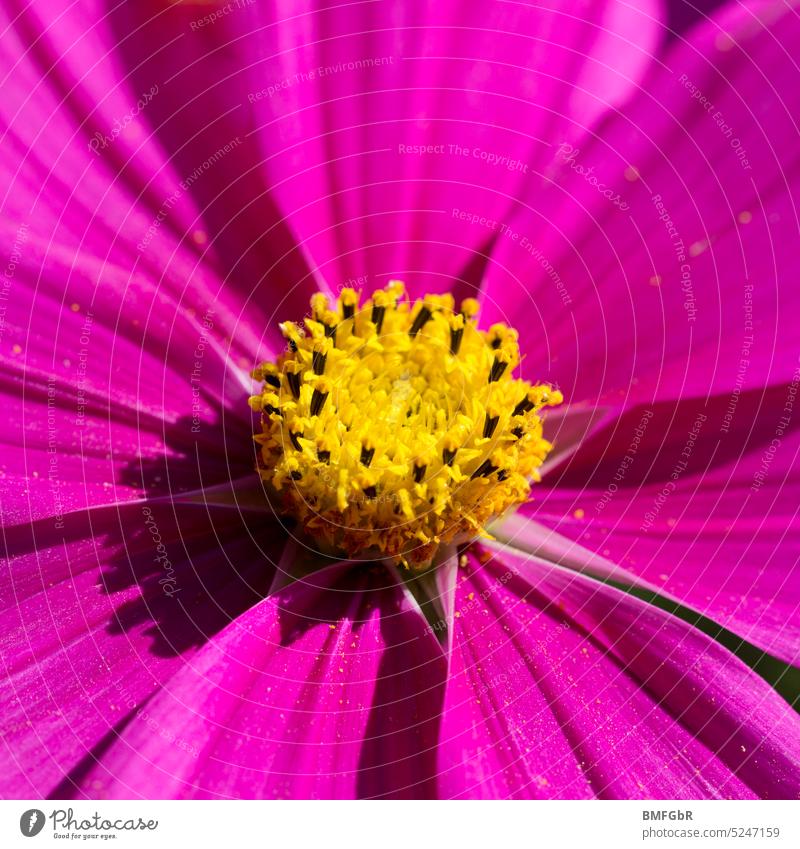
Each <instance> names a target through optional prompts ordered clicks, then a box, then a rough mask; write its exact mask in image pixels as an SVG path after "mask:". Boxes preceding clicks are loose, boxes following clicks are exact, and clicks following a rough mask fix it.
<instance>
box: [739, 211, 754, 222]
mask: <svg viewBox="0 0 800 849" xmlns="http://www.w3.org/2000/svg"><path fill="white" fill-rule="evenodd" d="M752 220H753V216H752V214H751V213H749V212H748V211H747V210H744V211H743V212H740V213H739V223H740V224H749V223H750V222H751V221H752Z"/></svg>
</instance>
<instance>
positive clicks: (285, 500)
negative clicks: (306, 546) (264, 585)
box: [250, 281, 563, 569]
mask: <svg viewBox="0 0 800 849" xmlns="http://www.w3.org/2000/svg"><path fill="white" fill-rule="evenodd" d="M359 300H360V298H359V294H358V293H357V292H355V291H354V290H353V289H344V290H343V291H342V293H341V295H340V296H339V299H338V303H336V304H335V305H334V306H333V307H331V305H330V303H329V302H328V299H327V298H326V297H325V295H323V294H321V293H318V294H316V295H314V297H313V298H312V299H311V315H310V317H308V318H306V320H305V322H304V327H300V326H299V325H296V324H293V323H291V322H286V323H284V324H282V325H281V330H282V331H283V335H284V336H285V338H286V340H287V348H286V350H285V351H284V352H283V353H282V354H281V355H280V356H279V357H278V359H277V361H276V362H266V363H263V364H262V365H261V366H259V368H257V369H256V370H255V371H254V372H253V377H254V378H255V379H256V380H258V381H263V386H262V389H261V393H260V394H259V395H254V396H253V397H252V398H250V406H251V407H252V408H253V410H256V411H258V412H260V413H261V427H262V432H261V433H259V434H257V435H256V436H255V440H256V442H257V443H258V444H259V445H260V459H259V467H258V471H259V473H260V475H261V478H262V480H264V481H265V482H266V483H267V484H268V485H269V486H270V487H271V488H272V489H273V490H275V491H276V492H277V493H279V494H280V496H281V497H282V509H283V510H284V511H285V512H286V513H287V514H289V515H291V516H294V517H295V518H296V519H297V520H298V521H299V522H300V524H301V526H302V527H303V528H304V529H305V530H306V531H307V532H308V533H309V534H310V535H311V536H312V537H313V538H314V539H315V540H316V541H317V543H318V544H320V545H322V546H324V547H325V548H326V549H328V550H330V551H332V552H333V551H341V552H344V553H346V554H347V555H349V556H359V555H366V556H380V557H386V558H391V559H394V560H395V561H397V562H400V563H402V564H404V565H407V566H410V567H412V568H416V569H419V568H425V567H426V566H427V565H428V564H429V563H430V561H431V559H432V558H433V556H434V554H435V552H436V549H437V548H438V546H439V545H440V544H441V543H446V542H451V541H461V540H465V539H467V538H472V537H474V536H476V535H486V532H485V530H484V528H485V526H486V524H487V523H488V522H489V521H490V520H491V519H493V518H494V517H496V516H498V515H500V514H501V513H503V512H505V511H506V510H508V509H509V508H510V507H511V506H513V505H516V504H519V503H521V502H523V501H525V500H526V499H527V498H528V496H529V494H530V482H531V480H538V479H539V476H538V472H537V469H538V467H539V466H541V464H542V462H543V461H544V459H545V457H546V456H547V453H548V451H549V450H550V448H551V445H550V443H548V442H547V441H546V440H545V439H543V438H542V419H541V411H542V408H544V407H547V406H552V405H555V404H560V403H561V401H562V400H563V398H562V395H561V393H560V392H558V391H557V390H554V389H552V388H551V387H550V386H546V385H534V384H531V383H530V382H528V381H524V380H518V379H516V378H514V377H513V372H514V370H515V369H516V367H517V365H518V364H519V359H520V357H519V347H518V345H517V333H516V331H515V330H513V329H512V328H510V327H507V326H506V325H505V324H495V325H493V326H492V327H490V328H489V330H488V331H484V330H479V329H478V327H477V323H476V316H477V313H478V304H477V302H476V301H475V300H474V299H472V298H468V299H467V300H465V301H463V302H462V304H461V308H460V310H459V311H458V312H456V311H455V309H454V301H453V297H452V296H451V295H428V296H426V297H425V298H424V299H422V300H417V301H416V302H414V303H413V304H412V303H411V302H410V301H409V300H408V299H407V298H406V297H405V295H404V287H403V284H402V283H400V282H399V281H392V282H390V283H389V285H388V286H387V287H386V288H385V289H381V290H378V291H376V292H374V293H373V294H372V297H371V298H370V299H369V300H367V301H365V302H364V303H363V304H359Z"/></svg>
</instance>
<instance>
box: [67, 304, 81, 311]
mask: <svg viewBox="0 0 800 849" xmlns="http://www.w3.org/2000/svg"><path fill="white" fill-rule="evenodd" d="M69 308H70V309H71V310H72V311H73V312H77V311H78V310H79V309H80V308H81V305H80V304H70V307H69Z"/></svg>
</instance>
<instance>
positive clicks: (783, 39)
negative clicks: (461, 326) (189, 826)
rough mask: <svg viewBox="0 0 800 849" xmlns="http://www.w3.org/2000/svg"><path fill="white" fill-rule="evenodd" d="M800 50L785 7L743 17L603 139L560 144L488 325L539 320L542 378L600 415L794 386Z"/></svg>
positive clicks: (710, 37)
mask: <svg viewBox="0 0 800 849" xmlns="http://www.w3.org/2000/svg"><path fill="white" fill-rule="evenodd" d="M762 20H763V23H762V22H761V21H762ZM798 51H800V19H798V17H797V15H796V14H795V13H794V11H793V10H792V9H791V8H790V7H789V6H788V5H784V4H771V3H765V4H761V3H754V4H739V3H732V4H729V5H728V6H726V8H725V11H724V12H723V13H722V14H721V15H720V16H719V17H718V18H717V19H716V20H713V21H711V22H707V23H705V24H704V25H703V26H702V27H700V28H699V29H698V30H697V31H695V32H694V33H693V34H692V35H691V36H690V37H689V39H688V41H684V40H682V39H681V40H676V41H674V42H673V46H672V48H671V50H670V51H669V52H668V53H667V55H666V56H664V57H662V58H661V63H654V64H653V66H652V69H651V74H650V76H649V77H647V78H646V79H645V81H644V82H643V86H642V89H641V91H640V92H639V93H638V94H637V96H636V97H635V98H633V99H632V100H631V101H630V102H629V103H628V104H627V105H626V106H624V107H622V109H621V111H620V113H619V114H617V115H615V116H613V117H612V118H610V119H609V120H608V121H607V122H606V124H605V125H604V126H603V128H602V133H600V134H598V137H596V138H586V139H584V140H583V141H581V142H580V143H577V144H574V143H573V142H572V140H570V139H566V140H565V141H566V142H568V143H569V144H570V145H571V146H572V147H571V148H570V147H561V146H560V142H561V140H560V139H558V138H554V139H553V141H554V142H555V144H554V146H553V148H552V150H551V157H550V160H549V161H548V163H547V164H546V168H545V170H544V174H543V177H542V180H541V182H540V183H539V184H538V185H537V187H536V190H535V191H530V192H528V193H527V194H526V195H525V197H524V198H523V199H522V200H521V203H520V206H519V210H518V214H517V215H516V216H515V217H514V218H513V219H512V220H511V221H510V226H511V229H512V230H513V231H514V233H516V234H517V236H516V237H515V238H513V239H512V238H506V239H498V242H497V245H496V248H495V251H494V253H493V256H492V261H491V262H490V263H489V266H488V268H487V279H486V283H485V287H484V293H485V301H486V305H487V306H486V309H487V316H486V317H487V320H491V319H496V318H503V319H508V320H511V321H512V322H514V321H516V322H520V321H524V324H525V325H526V333H525V334H524V335H523V338H522V343H523V346H524V347H526V352H527V354H528V359H527V361H526V363H525V369H526V370H527V371H528V373H529V374H530V376H531V378H543V377H545V378H549V379H555V380H557V381H558V382H559V384H560V386H561V388H562V389H563V390H564V393H565V395H566V396H567V397H568V399H569V400H572V401H579V400H587V401H590V402H592V403H594V402H596V401H598V399H599V401H600V402H601V403H631V402H642V403H644V402H647V401H648V400H651V399H653V398H660V399H673V398H678V397H683V396H686V395H687V394H691V395H695V396H697V397H703V396H705V395H707V394H709V393H710V392H719V393H720V394H723V393H728V392H731V391H732V390H733V388H734V387H737V388H738V389H739V390H742V391H745V390H747V389H749V388H754V387H755V388H757V387H760V386H764V385H766V384H770V383H774V384H779V383H782V382H785V381H788V380H791V378H792V375H793V373H794V370H795V368H796V365H797V362H796V360H797V357H796V353H795V349H796V344H794V340H795V337H796V327H795V318H794V317H795V314H796V313H797V293H798V287H797V285H796V271H797V255H798V251H800V231H799V230H798V222H797V214H796V208H795V207H796V199H797V194H798V189H799V188H800V183H799V182H798V180H799V179H800V144H799V143H798V142H799V141H800V139H799V138H798V126H797V124H796V121H795V118H794V116H796V115H797V114H798V110H800V69H798V67H797V65H796V62H795V58H794V57H796V56H797V54H798ZM662 63H663V64H662ZM521 316H524V319H521V318H520V317H521ZM526 339H527V340H529V341H528V344H527V346H526V345H525V342H526Z"/></svg>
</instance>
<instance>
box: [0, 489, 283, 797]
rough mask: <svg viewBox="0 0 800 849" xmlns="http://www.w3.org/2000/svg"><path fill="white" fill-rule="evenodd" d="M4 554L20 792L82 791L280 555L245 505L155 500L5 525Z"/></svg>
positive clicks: (1, 704)
mask: <svg viewBox="0 0 800 849" xmlns="http://www.w3.org/2000/svg"><path fill="white" fill-rule="evenodd" d="M122 529H124V530H122ZM278 539H279V538H278ZM159 546H163V548H160V547H159ZM3 555H4V558H7V559H5V560H4V563H6V566H5V568H4V571H3V574H2V576H0V608H2V610H3V615H2V617H0V658H1V659H2V669H3V675H2V678H1V679H0V710H2V713H3V717H4V743H5V745H4V747H3V748H2V750H0V772H1V773H2V776H3V778H2V782H0V786H1V788H2V793H3V795H5V796H11V797H14V798H31V797H42V796H46V795H49V794H53V793H56V794H58V793H61V794H63V793H65V792H66V793H69V792H71V788H72V784H71V781H73V780H74V781H77V780H79V778H80V776H81V774H82V773H83V771H85V763H91V762H93V761H94V759H95V758H96V757H98V756H99V755H100V753H101V752H102V750H103V748H104V747H105V746H106V745H107V744H108V743H109V742H110V741H111V740H112V739H114V738H115V737H116V736H117V734H118V732H119V731H120V730H121V728H122V727H123V726H124V725H125V724H126V722H128V721H129V720H130V718H131V717H132V716H134V715H136V713H135V712H136V711H137V710H139V709H140V708H141V707H142V705H144V703H145V702H146V701H147V699H148V698H149V697H150V696H151V695H152V693H153V692H155V691H156V690H157V689H158V688H159V687H160V686H161V685H162V684H163V683H164V682H165V681H167V680H168V679H169V677H170V676H171V675H172V674H173V673H174V672H175V671H176V670H177V669H178V668H180V667H181V666H182V665H183V662H184V658H186V657H189V656H191V655H192V654H193V653H194V652H195V651H196V649H197V647H198V646H199V645H202V644H203V643H204V642H205V641H206V640H207V639H208V638H209V637H210V636H211V635H213V634H214V633H216V632H217V631H219V630H220V629H221V628H223V627H224V626H225V625H227V624H228V622H230V621H231V620H232V619H234V618H235V617H237V616H238V615H239V614H240V613H241V612H242V611H243V610H245V609H247V608H248V607H250V606H251V605H253V604H255V603H256V602H257V601H258V600H259V599H260V598H261V597H262V596H263V594H264V593H265V592H266V589H267V587H268V586H269V583H270V579H271V570H272V569H273V568H274V567H273V565H272V564H273V563H274V562H276V560H277V552H276V550H275V544H274V543H270V542H269V540H267V541H262V543H261V545H260V546H259V547H256V546H255V544H254V542H253V541H252V540H251V539H250V537H249V536H248V535H247V533H245V532H244V529H243V527H242V524H241V518H240V517H239V516H238V515H237V514H236V513H235V512H234V511H223V512H220V513H215V514H213V518H212V517H211V516H208V515H206V512H205V510H204V509H203V508H202V507H201V506H197V507H191V508H190V507H182V508H181V507H177V508H176V507H175V506H172V505H164V506H162V507H159V506H158V505H156V504H150V505H144V504H131V505H127V506H125V507H119V508H116V507H114V508H103V509H95V510H92V511H89V512H87V513H83V514H72V515H71V516H68V517H66V518H65V520H64V527H63V529H54V527H53V521H52V520H49V519H48V520H45V521H42V522H39V523H36V524H34V525H31V526H28V527H24V526H23V527H18V528H10V529H9V528H7V529H6V530H5V533H4V545H3ZM60 786H61V787H62V789H61V791H58V790H57V788H58V787H60Z"/></svg>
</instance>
